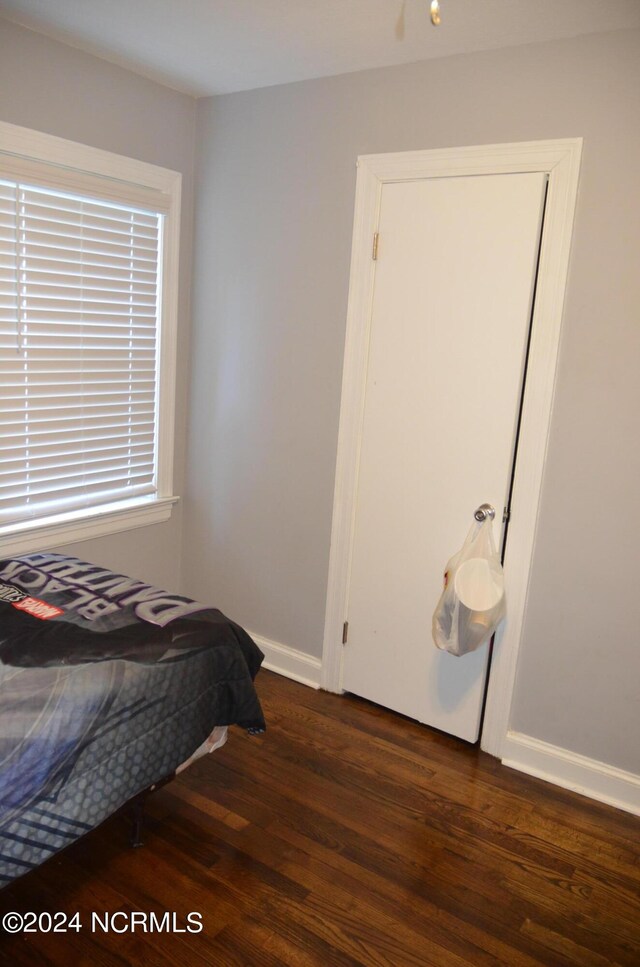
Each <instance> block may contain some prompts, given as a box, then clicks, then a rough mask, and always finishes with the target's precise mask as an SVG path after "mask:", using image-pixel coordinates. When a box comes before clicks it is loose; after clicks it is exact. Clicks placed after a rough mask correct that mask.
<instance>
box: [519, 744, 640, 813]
mask: <svg viewBox="0 0 640 967" xmlns="http://www.w3.org/2000/svg"><path fill="white" fill-rule="evenodd" d="M502 762H503V764H504V765H505V766H510V767H511V768H512V769H518V770H519V771H520V772H526V773H528V775H530V776H537V777H538V778H539V779H545V780H546V781H547V782H553V783H555V784H556V785H557V786H562V787H563V788H564V789H571V790H572V791H573V792H578V793H580V794H581V795H583V796H588V797H589V798H591V799H598V800H599V801H600V802H605V803H608V804H609V805H610V806H616V808H618V809H624V810H626V811H627V812H630V813H635V815H640V776H638V775H636V774H635V773H633V772H625V771H624V770H623V769H616V768H615V767H614V766H609V765H607V764H606V763H605V762H598V761H597V760H596V759H589V758H587V757H586V756H583V755H578V754H577V753H576V752H570V751H569V750H568V749H562V748H560V747H559V746H556V745H550V744H549V743H547V742H541V741H540V740H539V739H534V738H532V737H531V736H529V735H522V734H521V733H520V732H508V733H507V737H506V739H505V742H504V746H503V751H502Z"/></svg>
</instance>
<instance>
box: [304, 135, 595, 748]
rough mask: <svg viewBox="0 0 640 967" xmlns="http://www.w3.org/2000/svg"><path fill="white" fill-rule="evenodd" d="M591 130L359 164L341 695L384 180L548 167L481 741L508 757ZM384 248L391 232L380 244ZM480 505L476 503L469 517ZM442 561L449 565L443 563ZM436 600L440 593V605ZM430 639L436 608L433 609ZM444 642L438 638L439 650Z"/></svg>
mask: <svg viewBox="0 0 640 967" xmlns="http://www.w3.org/2000/svg"><path fill="white" fill-rule="evenodd" d="M581 155H582V138H569V139H562V140H553V141H526V142H516V143H512V144H489V145H478V146H472V147H461V148H442V149H435V150H426V151H406V152H401V153H391V154H375V155H361V156H360V157H359V158H358V162H357V179H356V197H355V213H354V225H353V239H352V250H351V274H350V282H349V300H348V307H347V328H346V340H345V353H344V369H343V378H342V399H341V406H340V427H339V433H338V451H337V463H336V477H335V489H334V501H333V520H332V528H331V550H330V556H329V580H328V590H327V605H326V613H325V628H324V643H323V653H322V675H321V687H322V688H325V689H327V690H328V691H333V692H341V691H342V665H343V648H344V646H343V644H342V638H343V627H344V622H345V621H346V620H347V619H348V614H347V604H348V601H347V599H348V589H349V579H350V568H351V554H352V547H353V537H354V523H355V509H356V494H357V484H358V466H359V462H360V446H361V439H362V426H363V419H364V407H365V387H366V376H367V358H368V346H369V336H370V326H371V316H372V310H373V295H374V282H375V269H376V262H375V260H374V257H373V253H372V246H373V239H374V234H375V233H376V232H377V229H378V222H379V218H380V202H381V197H382V187H383V185H385V184H387V183H389V182H398V181H415V180H418V179H424V178H451V177H456V176H457V177H461V176H465V175H467V176H471V175H493V174H510V173H518V172H542V173H545V174H546V175H547V177H548V192H547V201H546V208H545V217H544V225H543V229H542V242H541V249H540V260H539V268H538V280H537V286H536V296H535V304H534V308H533V325H532V335H531V343H530V348H529V357H528V366H527V380H526V386H525V392H524V398H523V404H522V417H521V424H520V435H519V439H518V455H517V465H516V473H515V478H514V486H513V493H512V501H511V519H510V521H509V539H508V542H507V548H506V556H505V562H504V563H505V570H506V572H507V574H508V588H509V606H508V617H507V620H506V621H505V622H503V624H502V626H501V628H500V629H499V631H498V633H497V634H496V637H495V641H494V648H493V657H492V662H491V668H490V677H489V686H488V692H487V701H486V708H485V716H484V725H483V730H482V735H481V746H482V748H483V749H484V750H485V751H486V752H489V753H491V754H492V755H495V756H498V757H501V755H502V751H503V747H504V743H505V740H506V738H507V732H508V728H509V716H510V711H511V699H512V694H513V689H514V684H515V677H516V664H517V659H518V651H519V648H520V643H521V638H522V631H523V626H524V616H525V609H526V602H527V590H528V584H529V574H530V570H531V562H532V557H533V551H534V545H535V536H536V525H537V519H538V505H539V498H540V490H541V486H542V478H543V472H544V464H545V459H546V451H547V440H548V434H549V424H550V420H551V411H552V405H553V394H554V388H555V376H556V363H557V358H558V348H559V343H560V329H561V323H562V311H563V304H564V295H565V289H566V283H567V273H568V266H569V252H570V247H571V236H572V229H573V220H574V213H575V206H576V198H577V191H578V178H579V171H580V159H581ZM380 245H381V251H382V247H383V246H384V239H382V240H381V243H380ZM472 510H473V508H471V509H470V514H471V512H472ZM443 563H444V562H443ZM434 606H435V601H434ZM424 628H425V639H426V642H425V643H426V647H428V646H429V642H430V628H431V614H430V613H425V621H424ZM434 647H435V646H434Z"/></svg>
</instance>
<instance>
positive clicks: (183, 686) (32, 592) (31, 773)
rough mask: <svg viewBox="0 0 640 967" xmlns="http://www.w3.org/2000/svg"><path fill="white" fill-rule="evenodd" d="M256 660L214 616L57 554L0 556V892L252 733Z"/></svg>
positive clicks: (245, 642) (250, 647)
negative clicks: (204, 751)
mask: <svg viewBox="0 0 640 967" xmlns="http://www.w3.org/2000/svg"><path fill="white" fill-rule="evenodd" d="M262 657H263V656H262V653H261V652H260V650H259V649H258V648H257V646H256V645H255V644H254V642H253V641H252V640H251V638H250V637H249V635H247V633H246V632H245V631H243V629H242V628H240V627H239V626H238V625H237V624H235V623H234V622H232V621H229V620H228V619H227V618H226V617H225V616H224V615H223V614H221V612H220V611H218V610H216V609H213V608H210V607H205V606H203V605H201V604H198V603H197V602H195V601H192V600H191V599H189V598H185V597H183V596H181V595H172V594H168V593H167V592H165V591H162V590H160V589H159V588H154V587H152V586H150V585H148V584H145V583H144V582H142V581H136V580H133V579H131V578H128V577H126V576H125V575H120V574H115V573H113V572H111V571H109V570H107V569H105V568H102V567H99V566H97V565H94V564H90V563H88V562H85V561H80V560H79V559H77V558H71V557H67V556H64V555H60V554H30V555H27V556H24V557H18V558H11V559H5V560H0V887H1V886H3V885H5V884H6V883H8V882H9V881H10V880H12V879H14V878H15V877H17V876H20V875H22V874H23V873H26V872H28V871H29V870H30V869H33V868H34V867H36V866H38V865H39V864H40V863H41V862H43V861H44V860H45V859H47V858H48V857H49V856H51V855H52V854H54V853H55V852H57V851H58V850H59V849H62V848H63V847H64V846H66V845H67V844H68V843H70V842H72V841H73V840H75V839H77V838H78V837H79V836H81V835H83V833H85V832H87V831H88V830H90V829H92V828H94V827H95V826H97V825H98V824H99V823H101V822H102V821H103V820H104V819H105V818H106V817H107V816H109V815H110V814H111V813H113V812H114V811H115V810H116V809H118V808H119V807H120V806H121V805H122V804H123V803H125V802H126V801H127V800H129V799H130V798H132V797H133V796H135V795H136V794H137V793H139V792H141V791H142V790H144V789H146V788H147V787H148V786H150V785H152V784H153V783H155V782H157V781H159V780H160V779H162V778H164V777H165V776H167V775H170V774H171V773H172V772H173V771H175V769H176V768H177V767H178V766H180V764H181V763H183V762H184V761H185V760H186V759H188V758H189V756H191V755H192V754H193V752H194V751H195V750H196V749H197V748H198V747H199V746H200V745H201V744H202V743H203V742H204V741H205V739H207V737H208V736H209V735H210V733H211V731H212V729H213V728H214V727H215V726H224V725H232V724H238V725H240V726H242V727H243V728H245V729H247V730H248V731H249V732H260V731H262V730H263V729H264V727H265V725H264V718H263V715H262V710H261V707H260V703H259V700H258V697H257V695H256V692H255V689H254V685H253V679H254V677H255V675H256V673H257V671H258V669H259V667H260V664H261V662H262Z"/></svg>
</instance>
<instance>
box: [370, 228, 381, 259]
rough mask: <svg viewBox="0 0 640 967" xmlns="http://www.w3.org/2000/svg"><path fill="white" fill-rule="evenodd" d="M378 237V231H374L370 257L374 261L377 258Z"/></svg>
mask: <svg viewBox="0 0 640 967" xmlns="http://www.w3.org/2000/svg"><path fill="white" fill-rule="evenodd" d="M379 238H380V236H379V235H378V233H377V232H374V233H373V251H372V252H371V258H372V259H373V261H374V262H375V261H376V259H377V258H378V239H379Z"/></svg>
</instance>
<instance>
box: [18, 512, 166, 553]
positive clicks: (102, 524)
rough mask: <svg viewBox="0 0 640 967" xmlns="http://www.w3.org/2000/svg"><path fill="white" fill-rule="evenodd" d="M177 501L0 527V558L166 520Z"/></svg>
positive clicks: (73, 514) (81, 513) (65, 515)
mask: <svg viewBox="0 0 640 967" xmlns="http://www.w3.org/2000/svg"><path fill="white" fill-rule="evenodd" d="M178 500H179V498H178V497H151V498H149V497H144V498H142V499H137V500H132V501H129V502H126V503H125V502H122V501H120V502H119V503H117V504H105V505H103V506H102V507H91V508H89V509H87V510H83V511H74V512H73V513H69V514H59V515H57V516H55V517H46V518H42V519H40V520H37V521H26V522H23V523H21V524H7V525H5V526H4V527H0V556H2V557H6V556H8V555H11V556H14V555H17V554H28V553H30V552H31V551H43V550H48V549H49V548H51V547H57V546H58V545H60V544H75V543H76V542H77V541H88V540H91V539H92V538H95V537H104V536H106V535H107V534H118V533H120V532H122V531H128V530H133V529H134V528H136V527H146V526H147V525H148V524H159V523H161V522H162V521H165V520H169V518H170V517H171V512H172V510H173V505H174V504H175V503H176V502H177V501H178Z"/></svg>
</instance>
